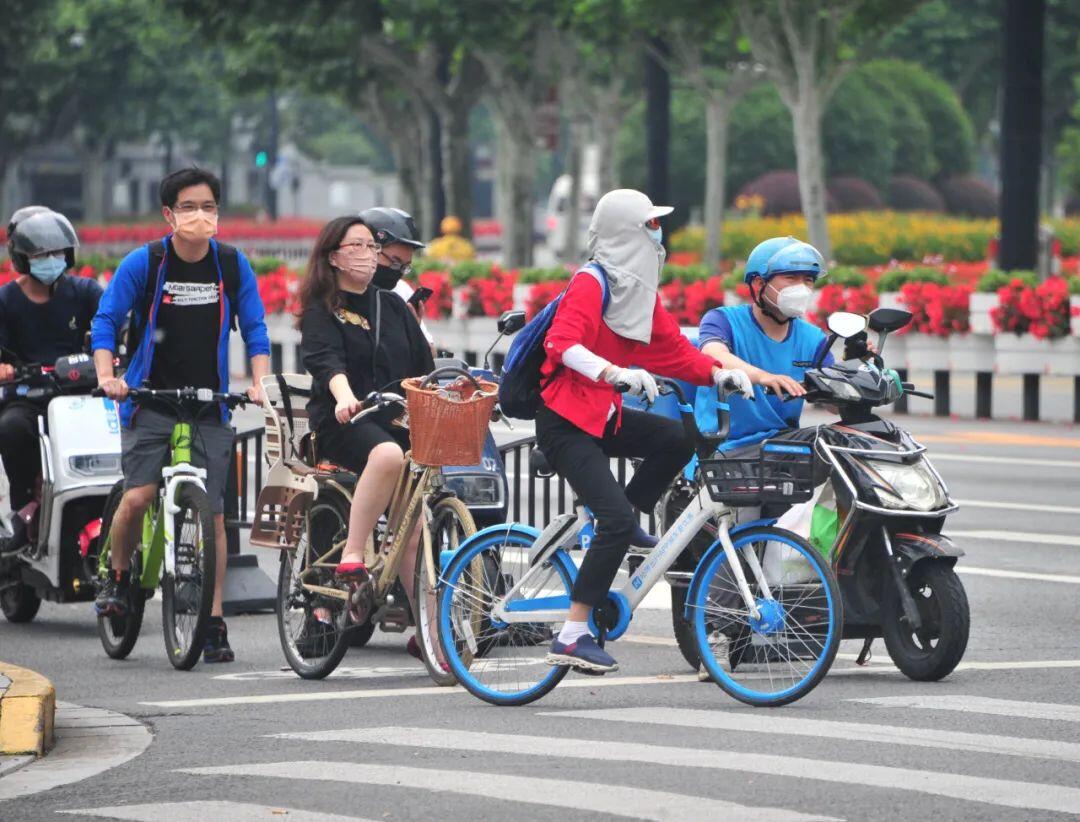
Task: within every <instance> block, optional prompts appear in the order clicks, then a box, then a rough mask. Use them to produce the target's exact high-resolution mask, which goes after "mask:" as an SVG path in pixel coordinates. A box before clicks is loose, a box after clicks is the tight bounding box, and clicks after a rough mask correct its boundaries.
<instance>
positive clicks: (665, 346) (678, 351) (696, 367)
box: [634, 297, 723, 385]
mask: <svg viewBox="0 0 1080 822" xmlns="http://www.w3.org/2000/svg"><path fill="white" fill-rule="evenodd" d="M634 360H635V362H634V364H635V365H639V366H641V367H642V368H646V369H648V370H649V371H652V372H654V373H656V374H660V375H662V376H665V377H675V378H676V379H680V380H686V381H687V382H690V383H695V384H697V385H709V384H710V383H712V370H713V368H714V367H717V368H723V365H722V364H721V363H720V361H719V360H715V359H713V358H712V357H707V356H705V355H704V354H702V353H701V352H700V351H698V350H697V349H696V348H694V346H693V345H692V344H691V342H690V340H688V339H686V337H684V336H683V335H682V332H681V331H680V330H679V324H678V323H676V322H675V318H674V317H672V316H671V314H669V313H668V311H667V309H665V308H664V306H663V305H661V304H660V298H659V297H657V298H656V309H655V310H654V311H653V331H652V339H651V340H650V342H649V344H648V345H643V346H641V348H640V349H639V351H638V353H637V354H636V355H635V357H634Z"/></svg>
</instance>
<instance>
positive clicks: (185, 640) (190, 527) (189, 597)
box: [161, 483, 225, 671]
mask: <svg viewBox="0 0 1080 822" xmlns="http://www.w3.org/2000/svg"><path fill="white" fill-rule="evenodd" d="M177 497H178V499H177V500H176V504H177V505H178V506H179V508H180V510H179V511H178V512H177V513H176V514H175V519H174V524H173V539H174V543H175V544H174V551H175V552H176V568H175V569H174V572H173V573H171V574H168V573H166V574H165V575H164V576H163V577H162V579H161V623H162V630H163V632H164V634H165V651H166V653H167V655H168V657H169V662H171V663H172V665H173V667H174V668H176V669H177V670H180V671H190V670H191V669H192V668H193V667H195V663H197V662H198V661H199V657H200V656H201V655H202V652H203V647H204V645H205V644H206V632H207V630H208V628H209V627H210V608H211V607H212V606H213V603H214V581H215V579H216V578H217V551H218V545H217V536H216V531H215V530H214V512H213V510H212V509H211V507H210V499H209V497H207V496H206V492H205V491H204V490H202V489H201V488H199V487H198V486H197V485H193V484H191V483H185V484H183V485H181V486H180V487H179V489H178V490H177ZM162 516H165V514H164V512H162ZM224 547H225V546H221V548H222V549H224Z"/></svg>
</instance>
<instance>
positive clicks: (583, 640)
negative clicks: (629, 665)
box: [544, 634, 619, 674]
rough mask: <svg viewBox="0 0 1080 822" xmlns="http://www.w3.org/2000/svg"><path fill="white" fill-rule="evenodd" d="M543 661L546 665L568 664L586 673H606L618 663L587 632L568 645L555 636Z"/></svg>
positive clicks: (615, 669) (615, 668) (612, 669)
mask: <svg viewBox="0 0 1080 822" xmlns="http://www.w3.org/2000/svg"><path fill="white" fill-rule="evenodd" d="M544 661H545V662H546V663H547V664H548V665H569V666H570V667H571V668H576V669H577V670H579V671H585V672H587V673H596V674H606V673H608V672H610V671H617V670H619V663H618V662H616V661H615V659H614V657H612V656H611V654H609V653H608V652H607V651H605V650H604V649H603V648H601V647H600V646H599V645H597V644H596V640H595V639H593V638H592V636H590V635H589V634H584V635H582V636H580V637H578V638H577V641H576V642H573V643H571V644H569V645H564V644H563V643H561V642H559V638H558V637H555V640H554V641H553V642H552V643H551V650H550V651H548V655H547V657H545V659H544Z"/></svg>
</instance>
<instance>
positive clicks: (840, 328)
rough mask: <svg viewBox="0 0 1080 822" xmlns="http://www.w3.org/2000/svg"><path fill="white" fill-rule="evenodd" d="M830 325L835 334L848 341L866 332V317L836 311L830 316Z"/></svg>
mask: <svg viewBox="0 0 1080 822" xmlns="http://www.w3.org/2000/svg"><path fill="white" fill-rule="evenodd" d="M828 325H829V330H830V331H831V332H832V333H833V334H835V335H836V336H838V337H843V338H844V339H847V338H848V337H854V336H855V335H856V334H858V333H859V332H861V331H865V330H866V317H864V316H863V315H862V314H852V313H851V312H850V311H835V312H833V313H832V314H830V315H829V322H828Z"/></svg>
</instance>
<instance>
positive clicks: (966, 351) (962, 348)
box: [949, 334, 994, 373]
mask: <svg viewBox="0 0 1080 822" xmlns="http://www.w3.org/2000/svg"><path fill="white" fill-rule="evenodd" d="M949 369H950V370H951V371H966V372H969V373H970V372H977V371H993V370H994V338H993V337H991V336H990V335H988V334H954V335H952V336H951V337H949Z"/></svg>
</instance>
